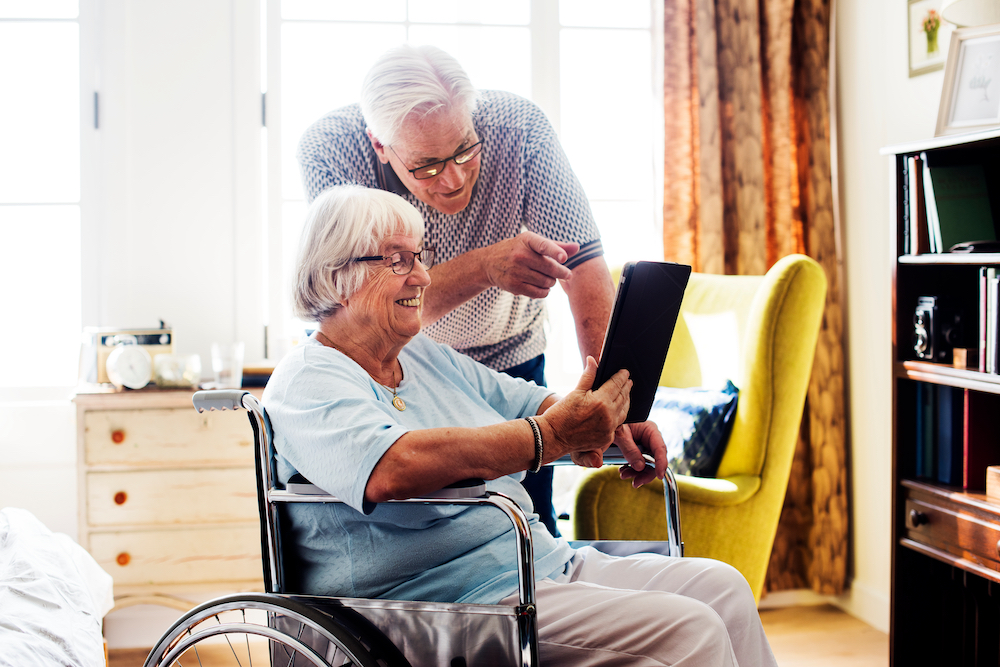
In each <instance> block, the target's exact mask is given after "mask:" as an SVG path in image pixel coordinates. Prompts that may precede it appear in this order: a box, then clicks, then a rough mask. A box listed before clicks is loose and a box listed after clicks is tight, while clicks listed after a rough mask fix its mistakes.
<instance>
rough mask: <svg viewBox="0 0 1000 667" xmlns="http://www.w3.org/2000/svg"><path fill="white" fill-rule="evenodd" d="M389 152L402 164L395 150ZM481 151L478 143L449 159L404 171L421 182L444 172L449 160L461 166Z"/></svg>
mask: <svg viewBox="0 0 1000 667" xmlns="http://www.w3.org/2000/svg"><path fill="white" fill-rule="evenodd" d="M389 150H391V151H392V152H393V153H395V154H396V157H397V158H399V161H400V162H403V158H401V157H399V153H396V149H395V148H393V147H392V146H389ZM482 150H483V142H482V141H478V142H476V143H474V144H472V145H471V146H469V147H468V148H466V149H464V150H461V151H459V152H457V153H455V154H454V155H452V156H451V157H449V158H445V159H443V160H440V161H438V162H431V163H430V164H425V165H424V166H422V167H417V168H416V169H410V168H407V169H406V170H407V171H408V172H410V173H411V174H413V178H415V179H417V180H420V181H423V180H426V179H428V178H434V177H435V176H437V175H438V174H440V173H441V172H442V171H444V168H445V165H447V164H448V161H449V160H452V161H454V162H455V164H457V165H463V164H465V163H467V162H471V161H472V159H473V158H474V157H476V156H477V155H479V154H480V153H481V152H482ZM403 166H404V167H405V166H406V163H403Z"/></svg>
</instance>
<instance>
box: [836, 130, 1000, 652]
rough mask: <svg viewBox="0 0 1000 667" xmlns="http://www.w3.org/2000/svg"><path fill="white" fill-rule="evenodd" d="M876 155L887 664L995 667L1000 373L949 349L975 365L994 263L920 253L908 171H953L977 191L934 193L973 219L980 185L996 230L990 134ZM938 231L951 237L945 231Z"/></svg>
mask: <svg viewBox="0 0 1000 667" xmlns="http://www.w3.org/2000/svg"><path fill="white" fill-rule="evenodd" d="M883 153H884V154H886V155H891V156H892V158H893V161H894V169H893V173H894V188H895V193H894V196H893V202H894V205H895V206H894V216H893V217H894V225H895V234H894V252H893V368H892V373H893V415H892V421H893V429H892V430H893V443H892V452H893V456H892V488H893V492H892V512H893V520H892V521H893V530H892V541H893V548H892V593H891V618H890V655H891V664H892V665H897V666H908V665H932V664H940V665H997V664H998V663H1000V500H997V499H993V498H990V497H987V496H986V494H985V489H986V467H987V466H989V465H1000V374H997V373H996V372H986V370H985V369H982V370H980V367H979V365H978V361H975V362H974V363H972V364H969V363H967V364H966V365H965V366H963V367H960V368H959V367H956V363H955V359H954V355H952V354H951V353H950V350H951V348H952V347H958V348H964V349H969V350H971V352H970V356H973V355H974V356H976V357H979V356H981V355H982V354H983V352H984V351H985V349H986V348H985V343H986V340H985V338H986V335H985V332H986V324H987V322H988V321H991V320H992V321H993V322H994V323H995V322H996V320H997V318H998V314H1000V309H997V312H993V311H992V310H991V311H990V314H989V317H987V316H986V311H985V308H984V304H985V301H984V299H985V297H986V292H985V291H984V290H983V289H981V281H982V276H985V275H986V272H985V270H986V269H998V270H1000V253H995V252H988V253H978V252H977V253H959V252H948V248H949V247H950V246H949V245H948V243H947V242H945V243H943V244H940V245H939V246H938V249H939V250H943V252H930V250H931V249H932V247H933V246H930V247H929V246H928V245H927V243H928V237H927V236H925V234H926V233H927V228H926V227H923V225H926V221H927V216H928V212H930V214H931V216H933V214H934V212H935V211H938V210H943V209H941V204H940V203H939V202H937V201H935V200H934V199H930V200H928V198H927V193H926V192H924V188H923V183H924V180H923V179H924V178H926V177H927V175H926V174H925V173H924V170H923V168H922V166H921V161H924V162H927V163H928V164H929V165H931V167H935V166H941V165H944V166H945V167H953V168H955V169H953V170H952V172H951V173H953V174H968V173H974V174H975V175H976V178H978V179H979V182H978V185H977V186H976V187H973V186H972V185H970V186H969V189H970V192H969V193H965V194H963V193H962V192H961V189H959V190H956V191H948V192H945V193H944V194H943V196H945V197H961V196H968V197H973V196H976V197H979V201H978V202H977V203H976V204H975V205H977V206H979V207H980V209H979V210H980V211H981V210H982V209H981V207H982V205H983V204H984V196H983V195H982V192H983V188H982V185H983V182H984V181H985V183H986V189H987V192H988V197H985V198H988V199H989V204H990V206H991V207H992V217H993V222H994V225H996V226H997V227H1000V132H997V131H992V132H986V133H978V134H975V135H964V136H954V137H941V138H938V139H934V140H929V141H925V142H916V143H912V144H906V145H902V146H895V147H891V148H887V149H885V150H884V151H883ZM914 164H916V167H917V170H918V171H917V172H916V173H914V172H913V168H914ZM946 172H947V170H946ZM934 182H936V181H933V180H932V181H931V183H932V184H933V183H934ZM949 185H950V184H949ZM914 186H917V188H918V192H917V193H916V194H915V193H914V191H913V188H914ZM931 189H932V190H933V189H934V188H933V186H932V188H931ZM973 190H975V191H977V192H978V194H976V193H974V192H972V191H973ZM932 196H933V197H938V198H940V197H941V196H942V193H941V192H937V191H934V192H933V195H932ZM929 201H930V204H928V202H929ZM928 205H929V206H935V207H936V208H934V209H928V208H926V207H927V206H928ZM944 205H945V206H952V207H953V208H952V209H951V212H950V213H949V215H950V216H951V218H950V221H949V222H947V223H946V220H945V219H944V218H942V219H941V220H940V224H941V225H942V226H943V225H945V224H952V223H953V221H954V220H955V219H956V218H955V215H954V211H955V210H956V209H955V208H954V207H955V206H958V207H959V209H961V207H962V206H967V205H969V203H968V202H961V201H959V202H954V201H952V202H946V203H945V204H944ZM976 229H978V230H982V229H983V227H982V225H980V226H979V227H976ZM949 231H950V232H951V237H950V238H951V239H952V240H954V239H955V230H954V228H952V229H951V230H949ZM976 233H980V232H976ZM933 234H934V229H933V224H932V225H931V232H930V237H931V238H933ZM917 235H919V238H918V237H917ZM942 236H943V237H944V238H945V239H947V238H949V236H948V234H947V233H943V234H942ZM994 238H1000V237H998V236H994ZM958 240H959V241H980V240H983V239H981V238H960V239H958ZM922 297H934V298H935V299H936V301H934V302H933V303H934V304H935V307H936V308H938V310H936V311H935V316H939V317H937V321H936V327H937V329H936V330H935V331H934V332H933V335H934V336H935V338H934V339H933V340H934V341H936V342H937V343H941V344H942V346H943V348H944V349H946V350H947V354H944V355H940V356H938V355H934V356H933V357H932V358H926V357H928V356H930V355H927V354H926V353H924V352H922V351H921V350H920V349H918V348H920V343H921V338H920V335H919V332H918V326H919V325H922V324H923V323H924V322H923V321H922V320H921V316H920V315H919V314H918V311H919V310H920V308H921V304H922V303H924V304H926V303H927V302H926V301H922V300H921V299H922ZM943 326H947V327H948V328H949V333H948V336H947V337H946V338H947V340H945V337H943V336H942V334H943V332H942V329H941V327H943ZM942 341H943V342H942ZM958 365H961V363H959V364H958ZM969 366H971V368H970V367H969ZM855 465H864V461H860V460H859V461H855Z"/></svg>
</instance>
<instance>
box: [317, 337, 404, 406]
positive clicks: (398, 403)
mask: <svg viewBox="0 0 1000 667" xmlns="http://www.w3.org/2000/svg"><path fill="white" fill-rule="evenodd" d="M320 336H322V337H323V340H320V341H319V342H320V343H322V344H323V345H325V346H326V347H332V348H333V349H335V350H338V351H340V352H342V353H343V354H346V353H344V352H343V351H342V350H340V348H338V347H337V346H336V345H334V344H333V341H332V340H330V339H329V338H328V337H327V336H326V334H324V333H323V332H322V331H317V332H316V339H317V340H319V337H320ZM355 363H357V362H355ZM400 368H402V366H400ZM368 375H369V376H370V377H371V378H372V379H373V380H375V376H373V375H372V374H371V373H369V374H368ZM375 381H376V382H378V380H375ZM392 381H393V382H396V371H395V370H393V372H392ZM399 381H400V382H402V381H403V379H402V378H400V379H399ZM379 384H382V383H381V382H379ZM382 386H383V387H385V388H386V389H388V390H389V391H391V392H392V407H394V408H396V409H397V410H399V411H400V412H402V411H403V410H405V409H406V402H405V401H403V399H401V398H400V397H399V396H397V395H396V391H397V390H398V389H399V384H398V383H397V384H396V386H395V387H386V385H384V384H382Z"/></svg>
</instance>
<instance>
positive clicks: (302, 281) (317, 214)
mask: <svg viewBox="0 0 1000 667" xmlns="http://www.w3.org/2000/svg"><path fill="white" fill-rule="evenodd" d="M394 234H406V235H408V236H412V237H413V238H415V239H423V237H424V220H423V218H422V217H420V213H419V212H418V211H417V209H415V208H414V207H413V205H411V204H410V203H409V202H407V201H406V200H405V199H403V198H402V197H400V196H399V195H395V194H393V193H391V192H386V191H384V190H376V189H373V188H366V187H363V186H361V185H338V186H335V187H332V188H330V189H328V190H324V191H323V192H322V193H320V195H319V196H318V197H316V199H315V201H313V203H312V205H311V206H310V207H309V211H308V213H307V214H306V221H305V226H304V227H303V229H302V238H301V240H300V241H299V253H298V259H297V260H296V262H295V288H294V290H295V291H294V294H293V295H292V310H293V312H294V313H295V316H296V317H298V318H300V319H302V320H306V321H310V322H313V321H317V322H318V321H320V320H323V319H325V318H327V317H329V316H330V315H332V314H333V313H334V312H336V310H337V309H338V308H340V307H341V306H342V304H343V301H344V300H345V299H349V298H351V296H353V295H354V294H355V293H356V292H357V291H358V290H359V289H361V285H362V284H363V283H364V279H365V275H366V273H367V271H368V269H369V268H370V267H371V266H372V265H371V264H369V263H361V262H352V261H351V260H352V259H354V258H356V257H366V256H370V255H378V254H380V248H381V247H382V244H383V243H384V242H385V240H386V239H388V238H389V237H390V236H392V235H394Z"/></svg>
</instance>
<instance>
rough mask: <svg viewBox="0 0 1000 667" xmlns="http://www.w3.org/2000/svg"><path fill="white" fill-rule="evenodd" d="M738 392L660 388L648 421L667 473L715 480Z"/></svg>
mask: <svg viewBox="0 0 1000 667" xmlns="http://www.w3.org/2000/svg"><path fill="white" fill-rule="evenodd" d="M738 398H739V390H738V389H737V388H736V385H734V384H733V383H732V382H731V381H729V380H727V381H726V386H725V387H723V388H722V389H721V390H719V389H708V388H705V387H689V388H683V389H678V388H675V387H660V388H659V389H657V390H656V398H654V399H653V407H652V409H651V410H650V412H649V419H650V421H652V422H655V423H656V425H657V427H659V429H660V433H661V434H663V440H664V441H665V442H666V444H667V458H668V460H669V463H670V469H671V470H673V471H674V473H676V474H679V475H693V476H695V477H715V473H716V471H717V470H718V469H719V461H720V460H721V459H722V454H723V452H724V451H725V449H726V443H727V442H728V441H729V434H730V432H731V431H732V427H733V417H734V415H735V414H736V402H737V400H738Z"/></svg>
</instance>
